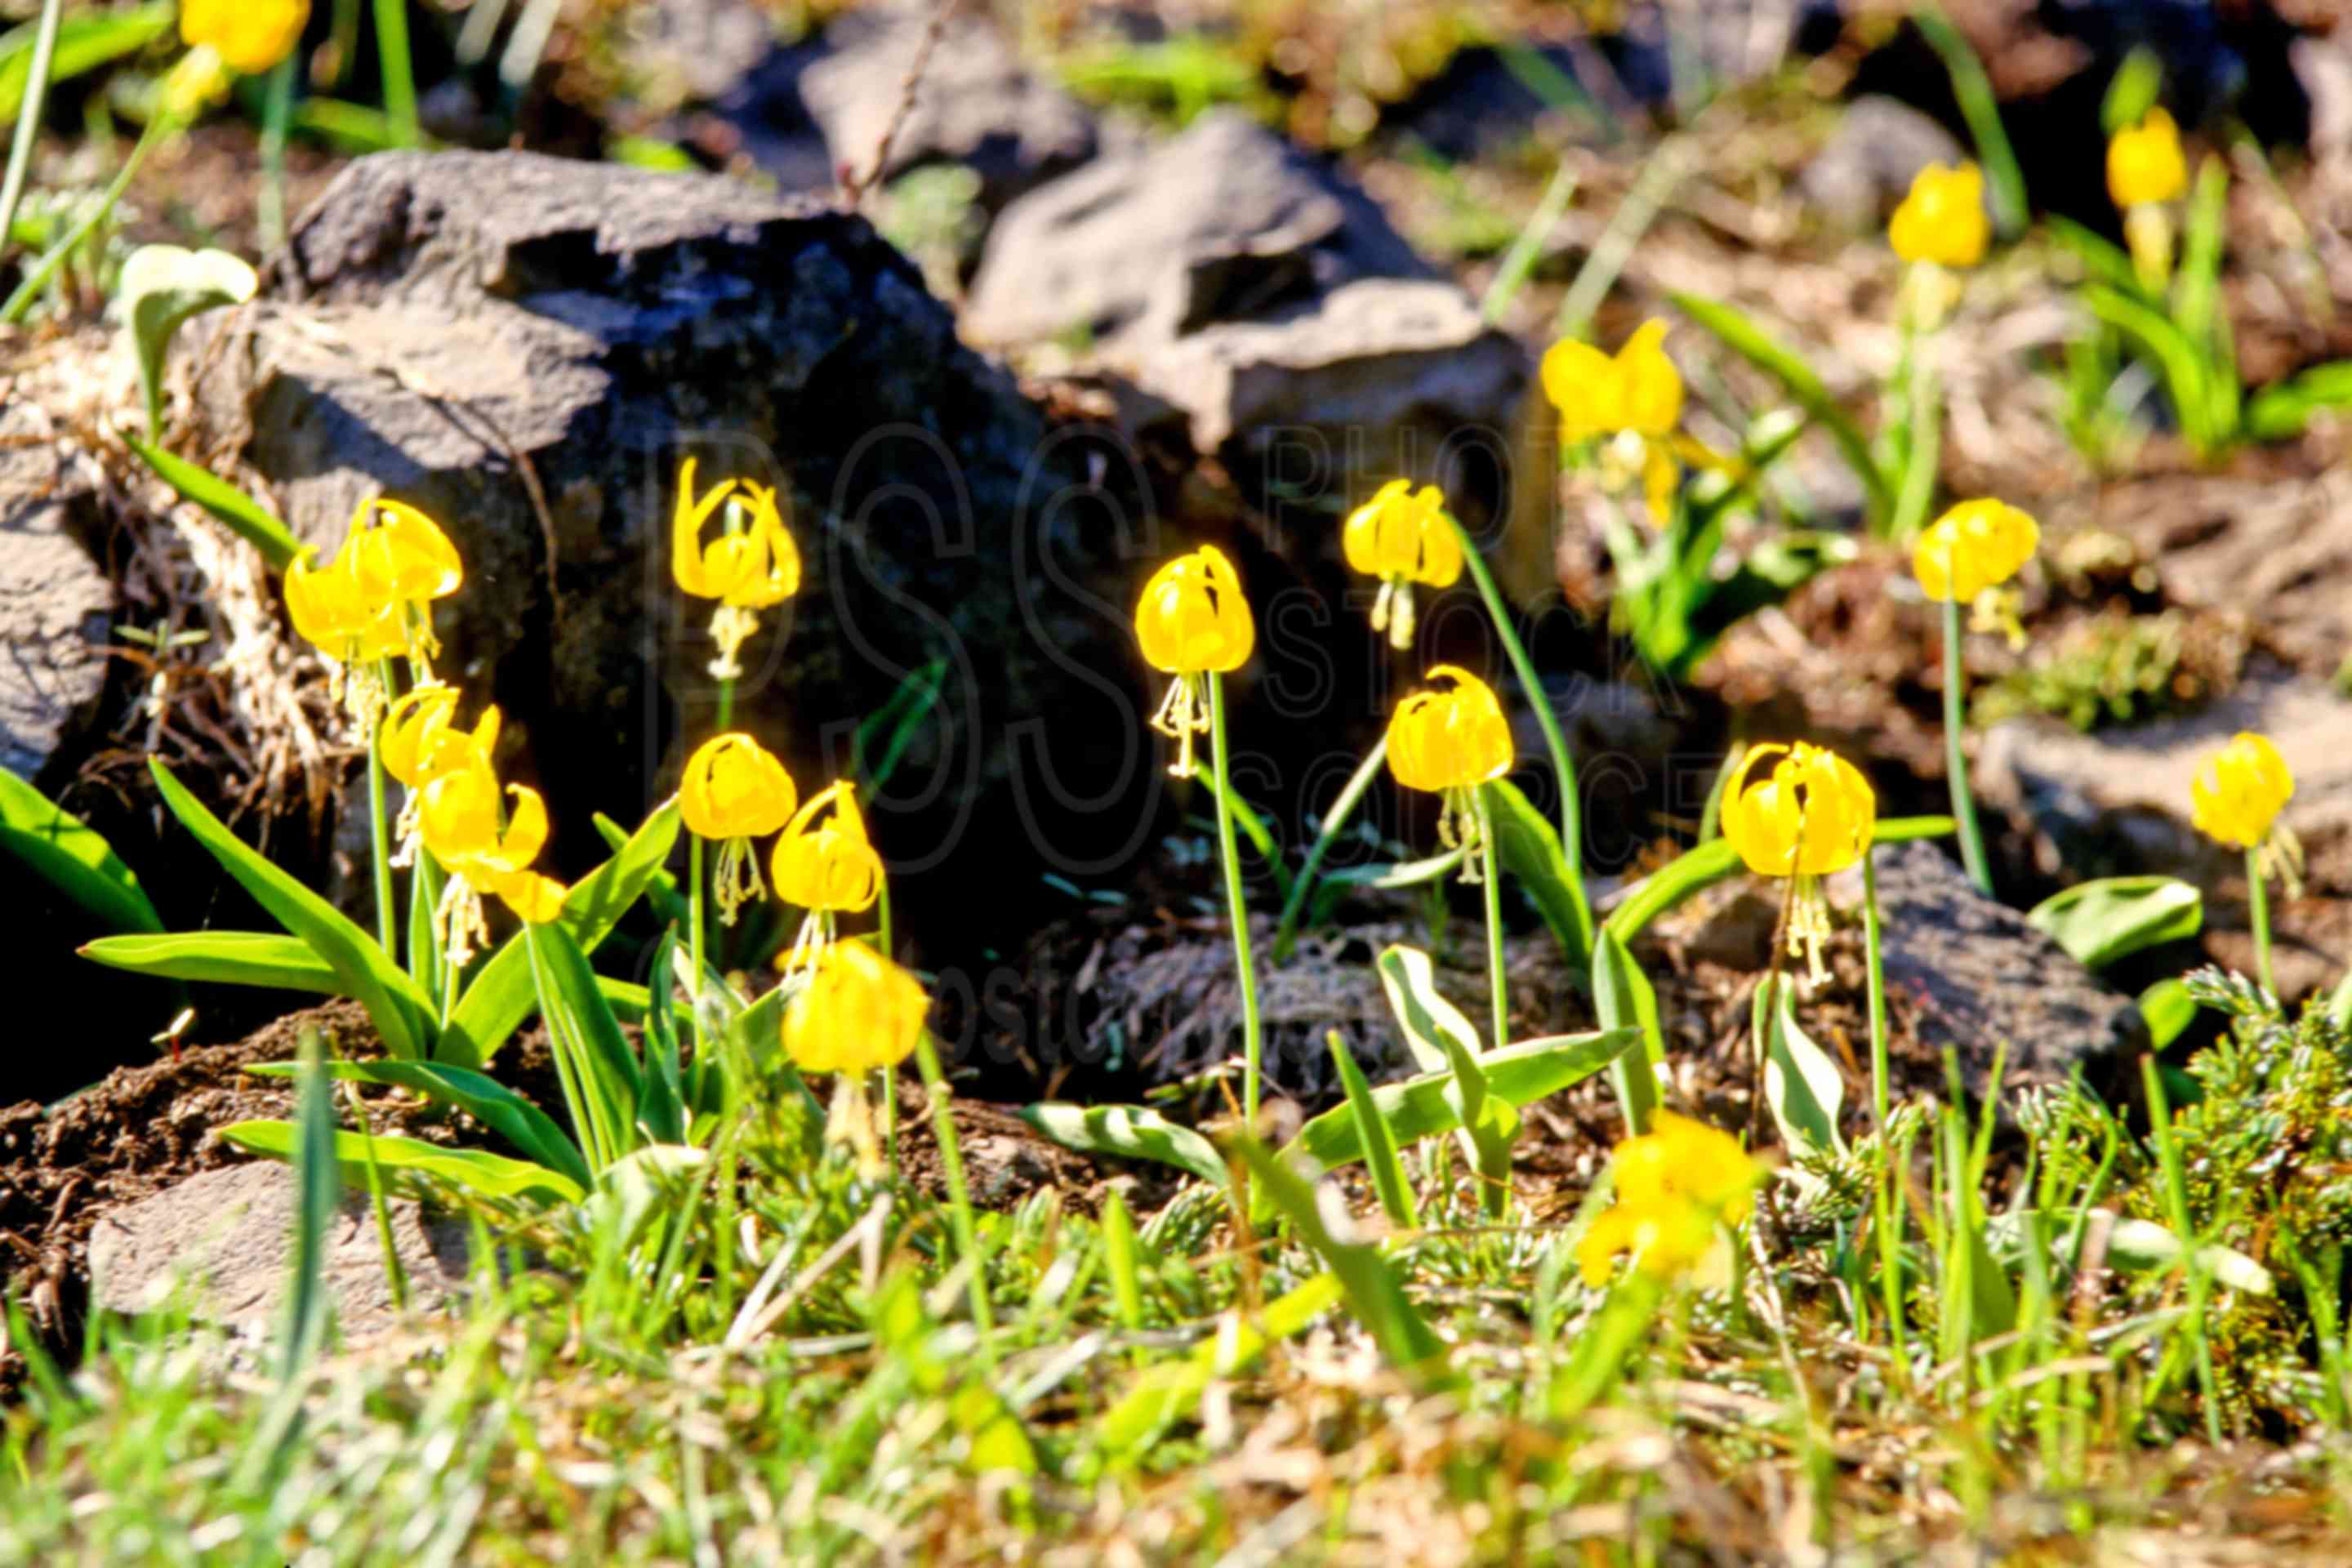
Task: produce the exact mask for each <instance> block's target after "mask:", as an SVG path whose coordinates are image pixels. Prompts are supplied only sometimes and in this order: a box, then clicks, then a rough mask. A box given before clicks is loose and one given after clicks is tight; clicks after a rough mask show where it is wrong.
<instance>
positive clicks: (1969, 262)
mask: <svg viewBox="0 0 2352 1568" xmlns="http://www.w3.org/2000/svg"><path fill="white" fill-rule="evenodd" d="M1991 238H1992V224H1991V222H1990V220H1989V219H1988V218H1987V217H1986V216H1985V205H1984V172H1983V171H1982V170H1980V169H1979V168H1978V167H1977V166H1976V165H1975V164H1974V163H1962V164H1960V165H1959V166H1958V168H1950V167H1947V166H1946V165H1944V164H1942V163H1930V164H1928V165H1927V167H1926V168H1924V169H1922V170H1920V171H1919V173H1918V174H1917V175H1916V176H1915V177H1914V178H1913V179H1912V181H1911V192H1910V194H1909V195H1906V196H1905V197H1904V198H1903V205H1900V206H1898V207H1896V208H1895V217H1894V219H1893V221H1891V222H1890V223H1888V225H1887V226H1886V241H1887V243H1888V244H1889V245H1892V246H1893V247H1895V255H1897V256H1899V257H1901V258H1903V259H1904V260H1906V261H1933V262H1936V263H1937V264H1938V265H1940V266H1944V267H1974V266H1975V265H1976V264H1977V263H1978V262H1979V261H1982V260H1983V259H1984V254H1985V247H1986V245H1987V244H1988V243H1990V240H1991Z"/></svg>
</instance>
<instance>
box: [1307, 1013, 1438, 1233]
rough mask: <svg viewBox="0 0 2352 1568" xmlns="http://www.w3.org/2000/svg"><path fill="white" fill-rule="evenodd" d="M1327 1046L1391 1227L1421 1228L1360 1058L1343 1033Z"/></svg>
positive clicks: (1334, 1034) (1331, 1036)
mask: <svg viewBox="0 0 2352 1568" xmlns="http://www.w3.org/2000/svg"><path fill="white" fill-rule="evenodd" d="M1324 1043H1325V1044H1327V1045H1328V1046H1329V1047H1331V1061H1332V1065H1333V1066H1335V1067H1336V1068H1338V1069H1339V1086H1340V1088H1341V1089H1344V1090H1346V1091H1347V1096H1348V1113H1349V1115H1350V1116H1352V1117H1354V1118H1355V1121H1356V1143H1357V1146H1358V1147H1360V1148H1361V1149H1362V1150H1363V1151H1364V1169H1365V1171H1366V1172H1367V1173H1369V1174H1370V1176H1371V1178H1372V1191H1373V1192H1375V1193H1377V1194H1380V1200H1381V1208H1382V1209H1383V1210H1385V1211H1386V1212H1387V1214H1388V1216H1389V1223H1390V1224H1391V1225H1394V1226H1398V1227H1400V1228H1402V1229H1405V1230H1411V1229H1412V1228H1414V1227H1415V1226H1419V1225H1420V1224H1421V1215H1420V1212H1419V1210H1418V1209H1416V1208H1415V1207H1414V1205H1413V1201H1412V1183H1411V1182H1408V1181H1407V1180H1405V1174H1404V1164H1403V1162H1402V1161H1400V1160H1399V1159H1398V1158H1397V1146H1396V1140H1395V1139H1393V1138H1391V1137H1390V1136H1389V1124H1388V1119H1387V1118H1386V1117H1384V1116H1382V1115H1381V1108H1380V1105H1379V1103H1378V1102H1377V1101H1376V1100H1373V1099H1372V1086H1371V1085H1370V1084H1369V1083H1367V1082H1365V1081H1364V1069H1363V1068H1360V1067H1358V1066H1357V1065H1356V1054H1355V1052H1353V1051H1351V1050H1349V1048H1348V1042H1347V1041H1346V1040H1344V1039H1342V1038H1340V1037H1339V1030H1337V1029H1334V1030H1332V1031H1331V1032H1330V1033H1329V1034H1328V1036H1326V1037H1325V1041H1324Z"/></svg>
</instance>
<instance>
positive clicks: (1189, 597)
mask: <svg viewBox="0 0 2352 1568" xmlns="http://www.w3.org/2000/svg"><path fill="white" fill-rule="evenodd" d="M1135 635H1136V638H1137V640H1138V641H1139V642H1140V643H1141V644H1142V645H1143V657H1144V658H1145V660H1146V661H1147V662H1149V663H1150V666H1151V667H1152V668H1154V669H1159V670H1163V671H1165V672H1167V673H1168V674H1170V675H1172V676H1174V677H1175V678H1176V679H1175V681H1174V683H1173V684H1172V685H1171V686H1170V687H1169V689H1168V695H1167V697H1166V698H1164V699H1163V700H1161V701H1160V709H1159V711H1158V712H1156V713H1154V714H1153V715H1152V716H1151V727H1152V728H1153V729H1154V730H1156V731H1159V732H1160V734H1163V735H1165V736H1167V737H1168V738H1169V739H1171V740H1172V741H1174V742H1177V758H1176V762H1175V763H1174V764H1173V765H1172V766H1171V767H1170V768H1169V770H1168V773H1169V776H1170V777H1171V778H1180V779H1181V778H1190V777H1192V740H1193V737H1194V736H1196V735H1200V734H1203V733H1205V732H1207V731H1208V728H1209V704H1208V682H1207V678H1208V677H1209V676H1210V675H1213V674H1214V675H1222V674H1224V673H1226V672H1228V671H1230V670H1235V669H1239V668H1241V667H1242V666H1243V664H1244V663H1245V662H1247V660H1248V658H1249V656H1250V650H1251V649H1253V648H1254V647H1256V646H1257V623H1256V622H1255V621H1254V620H1253V619H1251V617H1250V607H1249V600H1248V599H1247V598H1245V597H1244V596H1243V594H1242V580H1241V577H1240V575H1239V574H1237V573H1235V572H1234V563H1232V562H1230V561H1228V560H1226V559H1225V554H1224V552H1223V551H1222V550H1219V549H1218V548H1217V547H1216V546H1215V545H1213V544H1203V545H1202V546H1201V548H1200V549H1198V550H1195V551H1194V552H1192V553H1191V554H1190V555H1180V556H1178V557H1177V558H1176V559H1175V560H1173V561H1171V562H1170V563H1168V564H1166V565H1165V566H1162V567H1161V568H1160V570H1159V571H1157V572H1154V573H1153V574H1151V580H1150V582H1148V583H1146V584H1144V585H1143V595H1142V597H1140V598H1139V599H1138V600H1137V601H1136V605H1135Z"/></svg>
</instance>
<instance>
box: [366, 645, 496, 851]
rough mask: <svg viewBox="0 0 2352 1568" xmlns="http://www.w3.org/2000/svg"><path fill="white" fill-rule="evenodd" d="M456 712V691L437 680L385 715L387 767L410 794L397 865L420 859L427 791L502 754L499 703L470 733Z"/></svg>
mask: <svg viewBox="0 0 2352 1568" xmlns="http://www.w3.org/2000/svg"><path fill="white" fill-rule="evenodd" d="M377 743H378V747H379V752H380V755H381V758H382V761H383V769H384V772H386V773H390V774H391V775H392V776H393V777H394V778H395V779H398V780H399V781H400V782H401V784H403V785H404V787H405V788H406V790H407V796H408V797H407V799H406V800H404V801H403V802H402V803H401V808H400V820H399V823H398V825H397V826H396V829H395V836H396V837H397V838H398V840H399V848H398V849H397V850H395V851H394V855H393V858H392V863H393V864H394V865H395V866H406V865H409V864H411V863H412V862H414V861H415V858H416V846H417V843H418V841H419V839H418V835H419V829H420V825H419V814H420V811H421V809H422V806H423V802H424V796H425V790H426V789H427V788H428V787H430V786H431V785H432V784H433V783H434V781H436V779H442V778H446V777H447V776H448V775H449V774H451V773H457V772H459V771H460V770H462V769H466V768H471V767H482V768H488V767H489V766H491V764H492V763H493V762H494V761H495V759H496V757H497V753H498V744H499V710H498V708H497V706H496V705H495V704H493V705H492V706H490V707H488V708H485V709H484V710H482V716H481V718H480V719H479V720H478V721H476V723H475V725H474V728H473V729H472V730H471V731H466V730H461V729H459V728H458V727H457V690H456V689H454V688H452V687H447V686H444V685H442V684H440V683H439V682H438V681H436V682H433V683H432V684H430V685H425V686H420V687H418V688H416V689H415V690H414V691H411V692H409V693H408V694H407V695H406V696H404V697H403V698H401V699H399V700H397V701H395V702H394V703H393V705H392V706H391V708H390V709H389V710H386V711H385V713H384V716H383V730H382V731H380V732H379V737H378V742H377Z"/></svg>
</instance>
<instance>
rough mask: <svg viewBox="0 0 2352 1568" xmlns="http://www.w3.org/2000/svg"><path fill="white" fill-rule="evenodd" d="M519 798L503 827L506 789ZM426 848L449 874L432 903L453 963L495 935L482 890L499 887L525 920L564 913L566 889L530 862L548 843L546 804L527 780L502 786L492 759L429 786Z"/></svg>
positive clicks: (421, 817) (423, 811) (423, 822)
mask: <svg viewBox="0 0 2352 1568" xmlns="http://www.w3.org/2000/svg"><path fill="white" fill-rule="evenodd" d="M507 795H512V796H513V797H514V807H513V810H512V811H511V812H510V813H509V814H508V815H507V821H506V825H505V826H503V827H501V826H499V815H500V808H501V807H502V806H503V805H505V801H506V797H507ZM417 826H418V830H419V832H420V834H421V835H422V837H423V838H424V840H425V848H426V849H428V850H430V851H432V854H433V858H434V859H436V860H437V861H439V862H440V864H441V868H442V869H443V870H445V871H446V872H447V873H449V885H448V886H447V887H446V889H443V891H442V895H441V902H440V904H439V905H438V906H437V907H436V909H435V910H434V934H435V936H436V938H437V939H438V940H439V942H440V943H441V949H442V953H443V955H444V957H445V959H446V962H448V963H450V964H452V965H455V966H457V967H459V968H462V967H464V965H465V964H466V963H467V961H468V960H470V959H471V958H472V957H473V955H474V953H475V952H477V951H478V947H477V945H476V944H477V943H482V944H487V943H488V941H489V936H490V932H489V923H488V921H487V920H486V919H485V918H484V915H483V910H482V895H483V894H484V893H494V894H496V895H497V896H498V897H499V899H500V900H503V901H504V902H505V903H506V904H507V905H508V907H509V908H510V909H512V910H514V911H515V913H517V914H519V915H520V916H521V917H522V918H523V919H525V920H527V921H532V922H533V923H535V924H544V923H546V922H547V921H551V920H553V919H554V918H555V917H556V915H557V914H559V913H561V912H562V907H563V898H564V889H563V885H562V883H560V882H556V881H553V880H551V879H549V878H546V877H542V876H541V875H540V874H539V873H538V872H536V871H534V870H532V869H531V862H532V861H534V860H536V859H538V858H539V852H540V851H541V849H542V848H544V847H546V845H547V803H546V802H545V801H543V800H541V798H540V796H539V792H538V791H537V790H534V789H531V788H529V787H527V786H525V785H523V784H515V785H512V786H511V787H510V788H509V789H508V790H506V791H504V792H501V791H500V790H499V780H498V775H497V774H496V773H493V772H491V771H490V768H489V766H488V764H487V763H473V764H469V765H468V766H466V767H462V768H459V769H458V770H457V772H455V773H446V774H444V775H443V776H441V777H440V778H437V779H436V780H434V781H433V782H432V783H431V784H428V785H426V786H425V798H424V801H423V803H422V805H420V806H419V807H418V810H417Z"/></svg>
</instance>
